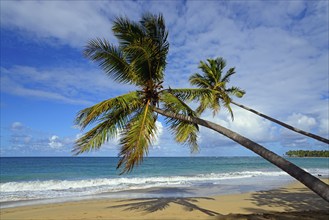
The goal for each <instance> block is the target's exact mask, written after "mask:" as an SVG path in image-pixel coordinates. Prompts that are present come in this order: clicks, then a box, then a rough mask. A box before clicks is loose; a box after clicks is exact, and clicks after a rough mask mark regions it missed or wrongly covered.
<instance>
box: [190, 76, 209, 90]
mask: <svg viewBox="0 0 329 220" xmlns="http://www.w3.org/2000/svg"><path fill="white" fill-rule="evenodd" d="M189 81H190V83H191V85H194V86H198V87H200V88H204V89H206V88H210V87H211V82H209V80H208V79H207V78H205V77H203V76H202V75H200V74H199V73H195V74H193V75H192V76H190V78H189Z"/></svg>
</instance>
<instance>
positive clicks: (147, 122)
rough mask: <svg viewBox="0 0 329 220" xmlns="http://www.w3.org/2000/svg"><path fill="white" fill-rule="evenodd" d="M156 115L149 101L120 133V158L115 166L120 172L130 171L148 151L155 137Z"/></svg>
mask: <svg viewBox="0 0 329 220" xmlns="http://www.w3.org/2000/svg"><path fill="white" fill-rule="evenodd" d="M155 122H156V116H155V114H154V113H153V112H152V110H151V109H150V106H149V102H148V103H147V104H146V105H145V107H144V108H143V109H142V111H140V112H139V113H138V114H136V115H135V117H133V118H132V119H131V120H130V121H129V123H128V124H127V127H126V129H124V130H123V131H122V133H121V135H122V138H121V140H120V145H121V150H120V153H119V156H120V160H119V162H118V166H117V168H120V167H121V166H124V167H123V168H122V172H121V174H122V173H126V172H130V171H131V170H132V169H133V168H134V166H135V165H138V164H140V163H141V161H142V160H143V157H144V156H145V155H147V153H148V147H149V146H150V144H151V143H152V141H153V140H154V139H155V137H156V133H157V128H156V124H155Z"/></svg>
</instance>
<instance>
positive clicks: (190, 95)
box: [163, 88, 212, 101]
mask: <svg viewBox="0 0 329 220" xmlns="http://www.w3.org/2000/svg"><path fill="white" fill-rule="evenodd" d="M163 91H166V92H169V93H171V94H173V95H175V96H176V97H178V98H179V99H181V100H183V101H193V100H199V99H201V98H202V97H210V96H211V93H212V91H211V90H210V89H203V88H201V89H199V88H190V89H186V88H182V89H171V88H169V89H168V90H163Z"/></svg>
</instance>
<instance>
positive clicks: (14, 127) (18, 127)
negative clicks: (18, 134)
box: [10, 121, 24, 131]
mask: <svg viewBox="0 0 329 220" xmlns="http://www.w3.org/2000/svg"><path fill="white" fill-rule="evenodd" d="M10 128H11V130H12V131H20V130H22V129H24V125H23V124H22V123H21V122H18V121H16V122H13V123H12V124H11V126H10Z"/></svg>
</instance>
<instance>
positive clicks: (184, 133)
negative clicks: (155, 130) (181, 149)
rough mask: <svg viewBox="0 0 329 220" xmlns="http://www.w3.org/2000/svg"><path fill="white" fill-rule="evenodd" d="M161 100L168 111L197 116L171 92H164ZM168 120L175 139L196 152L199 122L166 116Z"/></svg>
mask: <svg viewBox="0 0 329 220" xmlns="http://www.w3.org/2000/svg"><path fill="white" fill-rule="evenodd" d="M161 101H162V103H163V105H164V106H163V107H164V109H165V110H167V111H170V112H173V113H175V114H181V115H185V116H188V117H190V116H192V117H195V116H197V114H196V113H195V112H194V111H193V110H192V109H191V108H190V107H189V106H188V105H186V104H185V103H184V102H183V101H182V100H180V99H179V98H178V97H177V96H175V95H174V94H172V93H170V92H166V93H163V94H162V96H161ZM166 122H167V123H168V124H169V125H170V129H171V131H172V133H173V134H174V135H175V140H176V141H177V142H179V143H183V144H186V145H188V146H189V147H190V149H191V152H195V151H196V150H197V149H198V144H197V133H198V132H199V127H198V125H197V124H193V123H190V122H184V121H181V120H178V119H175V118H166Z"/></svg>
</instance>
